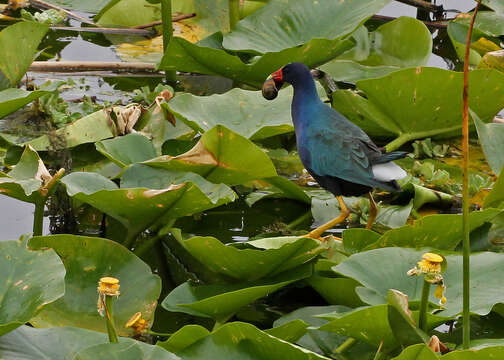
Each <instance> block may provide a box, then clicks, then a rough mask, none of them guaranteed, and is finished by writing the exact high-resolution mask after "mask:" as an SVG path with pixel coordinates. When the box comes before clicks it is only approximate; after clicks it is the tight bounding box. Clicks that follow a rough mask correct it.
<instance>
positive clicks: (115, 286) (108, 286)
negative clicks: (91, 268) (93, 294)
mask: <svg viewBox="0 0 504 360" xmlns="http://www.w3.org/2000/svg"><path fill="white" fill-rule="evenodd" d="M120 287H121V286H120V285H119V279H116V278H113V277H109V276H106V277H102V278H101V279H100V281H99V282H98V293H99V294H100V295H107V296H119V295H120V292H119V288H120Z"/></svg>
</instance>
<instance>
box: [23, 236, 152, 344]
mask: <svg viewBox="0 0 504 360" xmlns="http://www.w3.org/2000/svg"><path fill="white" fill-rule="evenodd" d="M29 246H30V247H31V248H32V249H41V248H52V249H54V251H56V253H57V254H58V255H59V256H60V257H61V258H62V260H63V263H64V265H65V268H66V271H67V275H66V278H65V289H66V291H65V296H64V297H63V298H61V299H59V300H58V301H56V302H54V303H52V304H50V305H47V306H45V307H44V308H43V309H42V311H41V312H40V313H39V314H38V315H37V316H36V317H35V318H33V319H32V320H31V322H32V323H33V324H35V325H36V326H37V327H52V326H78V327H81V328H85V329H90V330H96V331H102V332H106V331H107V327H106V324H105V319H104V318H103V317H101V316H100V315H99V314H98V311H97V310H96V302H97V300H98V293H97V291H96V288H97V286H98V281H99V280H100V278H102V277H104V276H111V277H115V278H117V279H119V280H120V286H121V288H120V291H121V295H120V296H119V298H118V299H117V300H115V301H114V320H115V324H116V329H117V332H118V334H119V335H126V336H127V335H131V330H130V329H127V328H126V327H125V325H126V322H127V321H128V320H129V319H130V317H131V316H132V315H133V314H134V313H136V312H137V311H140V312H142V316H143V318H144V319H146V320H147V321H149V322H151V323H152V320H153V317H154V310H155V308H156V304H157V299H158V297H159V294H160V292H161V280H160V278H159V277H158V276H157V275H154V274H152V271H151V269H150V267H149V266H148V265H147V264H145V263H144V262H143V261H142V260H140V259H139V258H138V257H136V256H135V255H134V254H133V253H132V252H130V251H129V250H128V249H126V248H125V247H123V246H122V245H120V244H118V243H116V242H114V241H111V240H107V239H101V238H97V237H86V236H77V235H67V234H64V235H52V236H37V237H34V238H32V239H30V241H29Z"/></svg>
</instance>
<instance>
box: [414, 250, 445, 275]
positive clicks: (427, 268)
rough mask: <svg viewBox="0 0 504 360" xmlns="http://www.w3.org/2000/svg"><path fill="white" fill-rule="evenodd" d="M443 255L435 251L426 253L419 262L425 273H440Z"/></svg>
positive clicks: (419, 266)
mask: <svg viewBox="0 0 504 360" xmlns="http://www.w3.org/2000/svg"><path fill="white" fill-rule="evenodd" d="M442 262H443V257H442V256H439V255H438V254H434V253H425V254H423V256H422V260H421V261H419V262H418V263H417V265H418V268H419V269H420V270H421V271H422V272H423V273H440V272H441V263H442Z"/></svg>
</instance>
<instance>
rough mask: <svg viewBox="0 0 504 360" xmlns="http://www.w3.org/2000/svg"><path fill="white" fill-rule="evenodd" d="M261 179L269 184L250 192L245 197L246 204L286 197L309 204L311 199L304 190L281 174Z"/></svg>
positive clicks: (251, 204) (250, 204)
mask: <svg viewBox="0 0 504 360" xmlns="http://www.w3.org/2000/svg"><path fill="white" fill-rule="evenodd" d="M261 181H264V182H267V183H268V184H270V185H271V186H266V187H264V188H260V189H259V190H257V191H254V192H251V193H250V194H248V195H247V197H246V198H245V202H246V203H247V205H248V206H253V205H254V204H255V203H256V202H258V201H259V200H262V199H266V198H286V199H292V200H298V201H300V202H304V203H306V204H310V202H311V199H310V197H309V196H308V195H307V194H306V192H305V191H304V190H303V189H302V188H301V187H300V186H298V185H296V184H295V183H294V182H292V181H290V180H289V179H286V178H284V177H283V176H273V177H269V178H265V179H261Z"/></svg>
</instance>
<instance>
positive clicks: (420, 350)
mask: <svg viewBox="0 0 504 360" xmlns="http://www.w3.org/2000/svg"><path fill="white" fill-rule="evenodd" d="M502 356H504V346H492V347H488V348H484V349H480V350H474V349H469V350H456V351H451V352H449V353H448V354H446V355H443V356H438V355H436V354H435V353H434V352H433V351H432V350H431V349H429V347H428V346H427V345H425V344H416V345H411V346H409V347H407V348H406V349H404V351H403V352H402V353H401V354H400V355H399V356H397V357H395V358H393V359H392V360H439V359H442V360H487V359H499V358H500V357H502Z"/></svg>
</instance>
